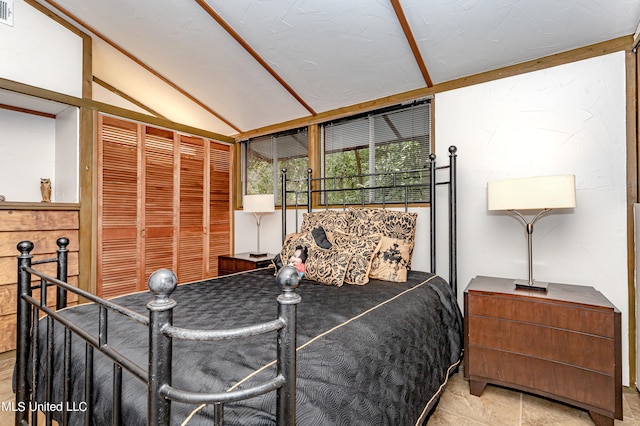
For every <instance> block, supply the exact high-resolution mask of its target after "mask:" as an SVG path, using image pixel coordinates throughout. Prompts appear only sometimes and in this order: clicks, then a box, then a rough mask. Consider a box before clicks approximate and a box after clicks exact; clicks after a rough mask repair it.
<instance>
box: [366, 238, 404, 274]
mask: <svg viewBox="0 0 640 426" xmlns="http://www.w3.org/2000/svg"><path fill="white" fill-rule="evenodd" d="M411 247H412V245H411V244H410V243H408V242H407V241H405V240H401V239H397V238H390V237H382V241H381V242H380V249H379V250H378V251H377V253H376V254H375V255H374V257H373V261H372V262H371V270H370V271H369V278H376V279H379V280H384V281H394V282H406V281H407V267H408V266H409V260H410V259H411V254H410V252H411Z"/></svg>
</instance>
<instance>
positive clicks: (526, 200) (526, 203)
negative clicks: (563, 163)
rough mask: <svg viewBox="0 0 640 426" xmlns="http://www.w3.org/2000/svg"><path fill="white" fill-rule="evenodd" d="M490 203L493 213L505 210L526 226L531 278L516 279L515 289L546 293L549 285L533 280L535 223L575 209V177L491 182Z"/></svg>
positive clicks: (489, 206) (488, 194) (560, 176)
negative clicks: (554, 214) (543, 216)
mask: <svg viewBox="0 0 640 426" xmlns="http://www.w3.org/2000/svg"><path fill="white" fill-rule="evenodd" d="M487 204H488V209H489V210H491V211H496V210H506V211H509V212H511V213H513V214H515V215H516V216H517V217H519V218H520V219H521V220H522V221H523V222H524V225H525V226H526V230H527V247H528V254H529V258H528V259H529V279H528V280H527V281H524V280H516V281H515V285H516V288H518V289H526V290H539V291H547V284H548V283H545V282H539V281H534V279H533V263H532V244H531V240H532V234H533V224H534V223H535V222H536V221H537V220H538V219H539V218H540V217H541V216H542V215H544V214H546V213H548V212H550V211H551V210H554V209H568V208H574V207H575V206H576V182H575V176H574V175H558V176H537V177H529V178H519V179H506V180H498V181H493V182H488V183H487ZM523 212H525V213H523ZM526 212H528V214H530V215H533V219H531V220H528V219H527V218H526V217H525V214H527V213H526Z"/></svg>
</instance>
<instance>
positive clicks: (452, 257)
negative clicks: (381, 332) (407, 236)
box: [281, 145, 458, 295]
mask: <svg viewBox="0 0 640 426" xmlns="http://www.w3.org/2000/svg"><path fill="white" fill-rule="evenodd" d="M457 151H458V148H457V147H456V146H454V145H452V146H450V147H449V164H448V165H445V166H437V165H436V155H435V154H431V155H430V156H429V165H428V169H427V170H429V171H430V179H429V183H428V184H427V185H425V184H403V183H401V182H400V183H398V179H396V176H397V174H399V173H402V174H406V173H411V172H418V170H410V171H405V170H403V171H399V172H388V173H372V174H365V175H358V176H355V177H357V178H366V177H371V176H378V175H383V174H387V175H391V177H392V178H391V182H392V183H391V184H385V185H373V186H366V187H362V188H357V189H354V188H336V187H335V184H333V185H328V183H329V182H331V181H335V179H336V178H335V177H329V178H322V177H320V178H313V177H312V170H311V169H308V170H307V177H306V178H304V179H287V169H282V194H281V195H282V198H281V199H282V241H283V242H284V240H285V238H286V234H287V215H286V211H287V194H294V199H295V204H294V207H295V229H296V231H297V230H298V216H299V215H298V211H299V207H300V206H301V205H303V206H306V207H307V212H308V213H311V212H312V210H313V202H312V200H313V194H320V195H324V197H323V199H324V208H325V209H329V208H330V207H332V206H330V205H329V203H328V199H329V197H328V196H327V194H328V193H331V192H340V193H342V194H343V197H342V199H343V200H345V199H346V196H345V195H344V194H345V192H347V191H358V192H360V193H361V200H362V202H361V203H360V204H359V205H361V207H366V205H367V203H366V200H365V198H366V197H365V196H366V194H367V193H369V192H370V191H376V190H381V191H382V194H383V197H382V202H381V203H380V204H381V205H382V208H384V207H385V206H386V200H385V198H384V191H385V190H388V189H393V188H395V189H401V190H403V191H404V201H403V204H404V209H405V211H407V210H408V208H409V204H410V202H409V191H410V190H411V189H415V188H425V187H428V188H429V200H428V203H429V205H430V217H429V221H430V228H431V238H430V247H431V250H430V253H431V258H430V268H431V273H434V274H435V273H436V242H437V239H436V204H437V203H436V196H435V193H436V191H435V188H436V187H437V186H438V185H446V186H447V188H448V196H449V211H448V213H449V215H448V216H449V217H448V219H449V284H450V285H451V289H452V290H453V293H454V294H455V295H457V294H458V272H457V251H458V248H457V200H456V197H457V193H456V186H457V182H456V160H457ZM447 169H448V171H449V177H448V180H441V181H439V180H438V178H437V176H436V175H437V173H436V171H437V170H447ZM419 171H424V170H419ZM350 177H352V176H350ZM287 182H290V183H298V184H300V183H303V185H302V186H303V187H304V189H303V190H288V189H287ZM300 194H305V195H306V199H307V203H306V204H299V203H298V200H299V198H300ZM389 204H391V203H389ZM341 207H342V208H343V209H346V208H347V203H346V201H343V203H342V206H341Z"/></svg>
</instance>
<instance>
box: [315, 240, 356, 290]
mask: <svg viewBox="0 0 640 426" xmlns="http://www.w3.org/2000/svg"><path fill="white" fill-rule="evenodd" d="M350 259H351V253H349V252H348V251H345V250H336V249H335V248H332V249H323V248H321V247H318V246H316V245H312V246H311V247H310V249H309V256H308V257H307V262H306V263H305V267H306V270H305V278H308V279H310V280H313V281H317V282H319V283H323V284H328V285H335V286H338V287H340V286H342V284H343V283H344V278H345V275H346V273H347V267H348V266H349V260H350Z"/></svg>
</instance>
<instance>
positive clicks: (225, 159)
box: [208, 142, 232, 277]
mask: <svg viewBox="0 0 640 426" xmlns="http://www.w3.org/2000/svg"><path fill="white" fill-rule="evenodd" d="M231 164H232V162H231V147H230V146H228V145H224V144H221V143H216V142H211V144H210V147H209V268H208V269H209V270H208V276H209V277H215V276H218V256H219V255H227V254H229V253H231V214H232V209H231V196H230V194H231Z"/></svg>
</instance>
